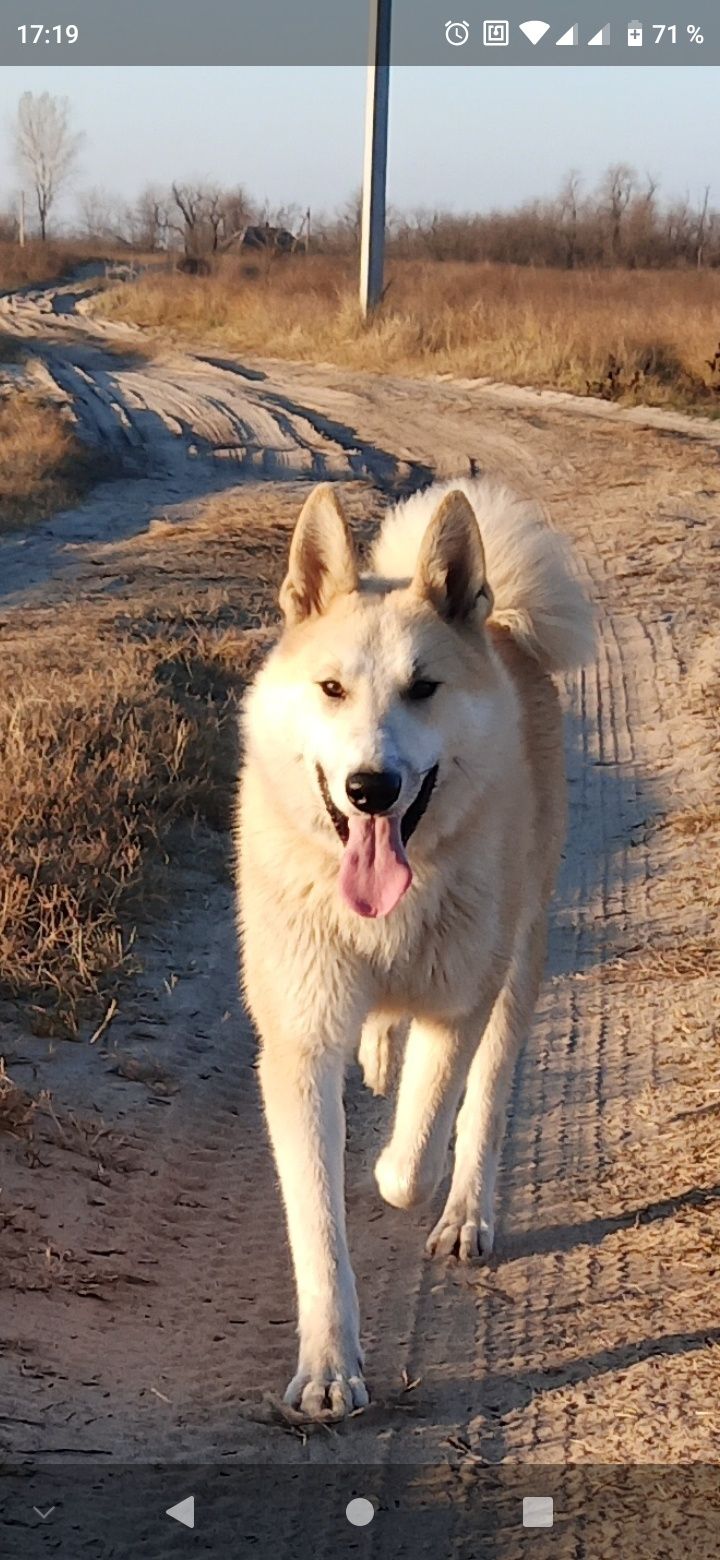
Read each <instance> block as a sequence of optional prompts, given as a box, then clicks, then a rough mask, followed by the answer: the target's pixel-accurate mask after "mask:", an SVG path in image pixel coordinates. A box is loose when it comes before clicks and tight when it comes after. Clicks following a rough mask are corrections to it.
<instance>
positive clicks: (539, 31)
mask: <svg viewBox="0 0 720 1560" xmlns="http://www.w3.org/2000/svg"><path fill="white" fill-rule="evenodd" d="M520 31H521V33H524V34H525V37H526V38H529V39H530V42H531V43H532V44H533V46H534V45H535V44H536V43H539V42H540V39H541V38H544V37H545V34H546V32H549V31H550V23H549V22H521V23H520Z"/></svg>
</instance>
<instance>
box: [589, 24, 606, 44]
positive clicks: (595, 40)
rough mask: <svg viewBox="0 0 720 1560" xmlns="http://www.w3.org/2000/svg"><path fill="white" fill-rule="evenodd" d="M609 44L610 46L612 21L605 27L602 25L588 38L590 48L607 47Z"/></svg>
mask: <svg viewBox="0 0 720 1560" xmlns="http://www.w3.org/2000/svg"><path fill="white" fill-rule="evenodd" d="M609 46H610V23H609V22H608V23H607V24H606V26H605V27H601V28H600V31H599V32H596V33H595V34H594V36H593V37H592V38H589V39H588V48H589V49H607V48H609Z"/></svg>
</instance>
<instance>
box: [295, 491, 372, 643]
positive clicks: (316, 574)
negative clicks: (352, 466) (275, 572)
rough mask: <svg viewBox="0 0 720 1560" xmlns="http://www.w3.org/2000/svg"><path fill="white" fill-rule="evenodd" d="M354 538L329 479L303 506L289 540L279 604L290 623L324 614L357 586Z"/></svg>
mask: <svg viewBox="0 0 720 1560" xmlns="http://www.w3.org/2000/svg"><path fill="white" fill-rule="evenodd" d="M357 585H358V568H357V559H356V554H355V547H354V545H353V539H352V536H351V534H350V529H349V526H348V523H347V520H346V519H345V515H344V514H343V511H342V507H341V505H340V500H339V498H338V496H337V493H336V491H335V488H334V487H333V485H332V483H330V482H322V483H321V484H320V486H319V487H316V488H314V489H313V492H312V493H311V494H310V497H309V498H308V499H307V501H306V503H305V504H304V506H303V509H302V512H301V514H300V518H299V520H298V523H297V525H296V527H295V531H294V533H293V539H292V542H291V544H290V559H289V562H288V571H287V574H286V575H285V579H284V580H283V583H282V585H281V587H280V606H281V607H282V610H283V612H284V614H285V621H286V622H287V623H288V624H293V623H302V621H303V619H304V618H307V617H311V616H312V615H313V614H316V615H319V614H320V613H322V612H326V611H327V608H328V607H329V605H330V602H331V601H332V600H333V599H334V597H335V596H340V595H347V594H349V592H350V591H353V590H357Z"/></svg>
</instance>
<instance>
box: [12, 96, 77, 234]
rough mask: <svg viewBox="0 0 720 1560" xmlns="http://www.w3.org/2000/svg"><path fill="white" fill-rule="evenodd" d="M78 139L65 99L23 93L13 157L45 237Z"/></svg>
mask: <svg viewBox="0 0 720 1560" xmlns="http://www.w3.org/2000/svg"><path fill="white" fill-rule="evenodd" d="M81 140H82V136H80V135H78V134H76V132H74V131H73V130H72V129H71V128H70V104H69V102H68V99H67V98H59V97H52V96H51V94H50V93H49V92H40V93H38V94H37V95H36V94H35V93H34V92H23V95H22V97H21V99H20V102H19V104H18V112H17V121H16V125H15V155H16V157H17V161H18V163H19V165H20V167H21V169H22V170H23V172H24V173H26V174H27V175H29V177H30V178H31V179H32V182H33V187H34V190H35V199H36V202H37V210H38V218H39V222H40V237H41V238H42V239H43V240H44V239H45V238H46V237H47V220H48V216H49V214H50V211H51V210H52V207H53V205H54V202H55V198H56V196H57V194H58V192H59V191H60V190H61V189H62V186H63V184H65V183H66V182H67V180H68V178H69V176H70V174H71V173H72V170H73V167H74V165H75V161H76V158H77V154H78V151H79V148H80V142H81Z"/></svg>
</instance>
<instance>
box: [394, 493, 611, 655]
mask: <svg viewBox="0 0 720 1560" xmlns="http://www.w3.org/2000/svg"><path fill="white" fill-rule="evenodd" d="M456 490H459V491H460V492H461V493H464V494H465V497H466V498H467V499H468V500H469V502H470V504H471V505H472V508H473V510H474V512H475V516H476V519H477V522H478V526H479V529H480V536H481V538H482V543H483V548H484V552H485V567H486V572H487V580H488V584H489V586H490V589H491V591H492V594H493V607H492V612H491V614H490V620H489V621H490V622H491V623H496V624H498V625H499V626H500V627H502V628H506V629H507V630H508V632H509V633H510V634H511V635H512V637H513V639H514V640H515V641H516V642H517V644H519V645H520V646H521V647H522V649H523V650H525V652H526V653H527V654H528V655H531V656H532V657H533V658H534V660H536V661H539V662H540V664H541V666H543V667H544V668H545V669H546V671H549V672H564V671H570V670H571V669H572V668H573V667H575V666H581V665H583V664H584V663H585V662H587V661H589V660H590V659H591V658H592V654H593V645H594V637H595V636H594V623H593V612H592V609H591V607H590V603H589V602H588V600H587V598H586V596H585V594H584V592H583V590H582V588H581V586H580V584H579V582H578V580H577V579H576V578H575V576H574V575H573V573H572V563H571V551H570V547H569V545H568V544H567V543H566V541H565V540H564V538H563V537H561V536H559V535H558V533H557V532H556V531H551V530H550V529H549V527H548V526H547V525H546V524H545V523H544V521H543V519H542V516H541V515H540V513H539V511H538V510H537V508H536V507H535V506H534V505H533V504H532V503H531V502H529V501H528V500H527V499H524V498H521V497H519V495H518V494H516V493H513V492H511V491H510V489H509V488H506V487H504V486H502V485H501V484H500V483H496V482H494V481H492V480H491V479H489V478H473V477H468V478H460V479H458V480H457V481H452V482H443V483H436V484H434V485H433V486H432V487H430V488H426V489H424V491H423V492H421V493H414V494H413V495H412V497H411V498H408V499H406V500H405V501H404V502H403V503H401V504H398V505H397V506H396V508H395V509H393V510H391V512H390V514H389V515H388V516H387V518H386V520H385V522H384V524H383V527H382V530H381V532H380V535H379V537H378V539H377V541H376V543H375V547H374V549H373V555H372V568H373V572H374V573H375V574H377V575H380V576H381V577H382V578H384V579H388V580H395V579H397V580H401V579H405V580H407V579H410V578H411V577H412V575H413V572H414V569H415V564H416V561H417V558H418V554H419V551H420V545H421V542H422V539H423V536H424V534H425V531H426V529H427V526H428V525H429V523H430V521H431V519H432V517H433V515H434V514H435V511H436V510H437V508H438V505H439V504H440V503H441V501H442V499H443V498H444V497H445V495H446V494H447V493H452V492H454V491H456Z"/></svg>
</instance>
